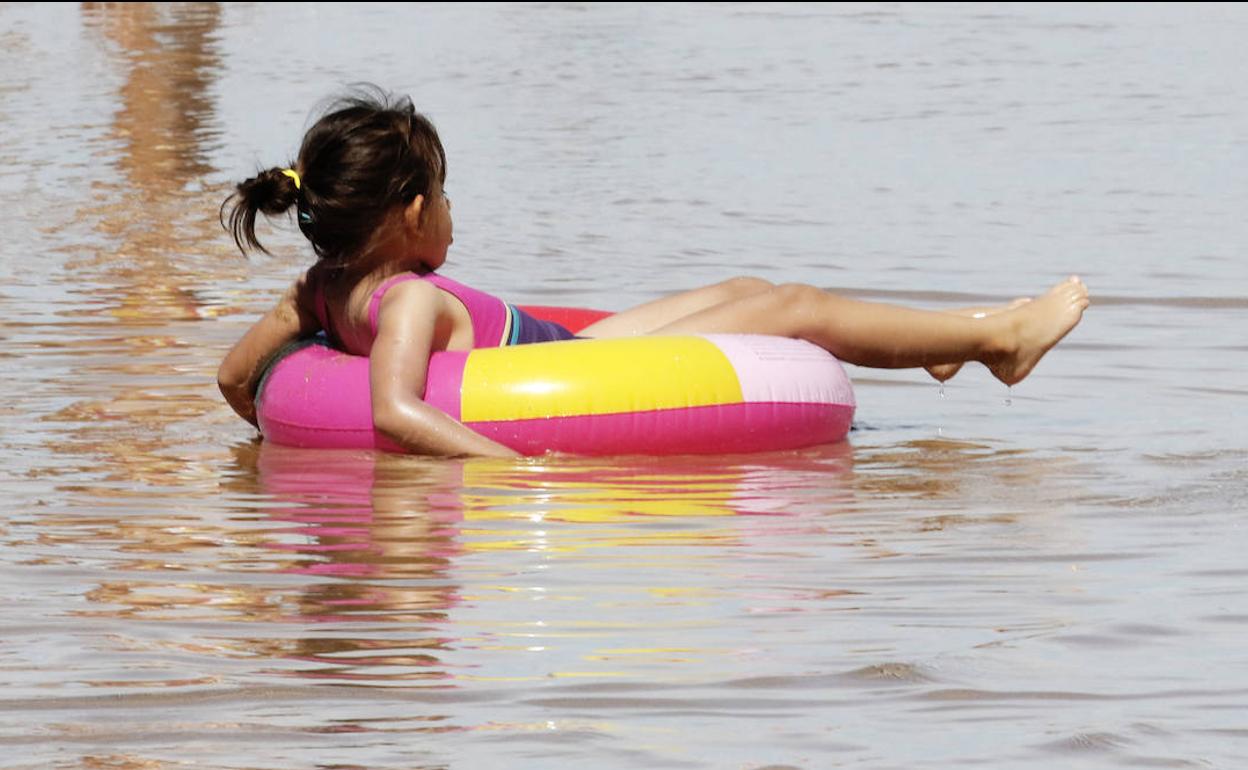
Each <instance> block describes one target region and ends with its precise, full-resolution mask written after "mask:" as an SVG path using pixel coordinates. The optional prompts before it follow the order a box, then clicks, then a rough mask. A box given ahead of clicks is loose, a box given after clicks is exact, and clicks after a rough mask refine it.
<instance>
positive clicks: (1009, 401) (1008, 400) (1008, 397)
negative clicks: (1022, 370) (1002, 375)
mask: <svg viewBox="0 0 1248 770" xmlns="http://www.w3.org/2000/svg"><path fill="white" fill-rule="evenodd" d="M1005 405H1006V406H1014V386H1013V385H1006V386H1005Z"/></svg>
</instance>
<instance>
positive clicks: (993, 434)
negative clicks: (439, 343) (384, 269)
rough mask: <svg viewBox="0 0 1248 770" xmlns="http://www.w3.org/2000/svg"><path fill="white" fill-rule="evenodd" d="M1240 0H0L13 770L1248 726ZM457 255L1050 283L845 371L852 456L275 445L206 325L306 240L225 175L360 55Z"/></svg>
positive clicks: (569, 288)
mask: <svg viewBox="0 0 1248 770" xmlns="http://www.w3.org/2000/svg"><path fill="white" fill-rule="evenodd" d="M1245 40H1248V11H1246V10H1245V9H1244V7H1243V6H1222V5H1218V6H1195V7H1189V6H1186V5H1184V6H1181V7H1180V6H1159V7H1153V6H1127V7H1116V6H1102V5H1091V6H1083V5H1080V6H1059V7H1049V6H1048V5H1044V6H1041V5H1003V6H996V5H993V6H977V5H967V6H950V5H937V6H926V5H924V6H919V5H902V6H894V5H854V6H833V7H824V6H813V7H812V6H781V5H774V4H768V5H757V6H751V5H745V6H740V5H731V6H711V5H698V6H675V7H671V6H660V7H650V6H619V7H617V6H593V5H589V6H577V5H569V6H565V5H557V6H484V7H480V6H478V7H473V6H461V5H455V6H436V7H424V6H418V7H402V6H399V7H391V6H361V5H357V4H352V5H350V6H346V5H343V6H336V5H335V6H322V5H315V4H307V5H299V4H282V5H276V4H274V5H256V6H247V5H240V6H228V7H223V8H218V7H215V6H207V5H202V6H201V5H186V6H173V7H152V6H137V7H136V6H121V5H118V6H109V5H100V6H98V7H97V6H96V4H84V5H82V6H74V5H53V6H44V5H4V6H0V138H2V139H3V141H0V205H2V206H3V211H4V212H5V215H6V216H5V221H6V223H7V227H6V228H5V237H4V240H3V243H2V245H0V275H2V283H0V338H2V339H3V341H4V345H3V348H2V350H0V385H2V387H3V392H4V393H5V398H4V399H3V400H2V401H0V447H2V448H3V453H4V454H3V458H4V463H3V468H2V469H0V491H2V493H3V499H4V504H3V510H4V512H5V513H4V515H3V517H2V518H0V544H2V546H3V548H2V550H0V576H2V578H3V580H4V584H5V585H6V586H7V587H8V590H7V591H5V592H4V594H3V596H0V628H2V629H3V634H2V635H0V683H2V684H3V693H0V744H3V745H5V746H6V747H8V750H7V752H6V754H5V756H4V758H3V760H0V763H2V764H4V766H6V767H18V768H47V767H124V768H140V767H142V768H151V767H212V768H255V767H353V768H354V767H359V768H364V767H367V768H449V767H456V768H458V767H465V768H467V767H472V768H480V767H486V768H490V767H498V768H503V767H506V768H516V767H524V768H560V767H578V768H656V767H665V768H666V767H683V768H764V767H768V768H781V767H783V768H825V767H837V766H847V767H855V768H921V767H924V768H949V767H965V766H970V765H978V766H981V767H989V768H1049V767H1107V766H1130V767H1140V766H1149V767H1227V768H1238V767H1243V766H1244V765H1245V763H1246V762H1248V644H1246V643H1245V641H1246V639H1248V598H1246V594H1248V590H1246V588H1245V586H1246V585H1248V556H1246V555H1245V554H1248V527H1246V526H1245V523H1244V520H1245V517H1246V516H1248V469H1246V460H1248V438H1246V436H1248V431H1246V430H1245V428H1248V419H1246V418H1245V416H1244V415H1245V407H1246V406H1248V375H1246V373H1248V365H1246V364H1245V356H1246V354H1248V343H1246V342H1245V338H1244V333H1245V331H1248V323H1246V322H1245V310H1248V298H1246V292H1245V287H1246V286H1248V267H1246V265H1248V259H1246V257H1248V254H1245V246H1244V244H1245V243H1246V242H1248V225H1246V224H1245V211H1248V174H1246V173H1245V168H1248V163H1246V161H1248V132H1246V130H1245V126H1248V106H1246V105H1248V80H1246V79H1245V78H1244V77H1243V76H1242V73H1243V72H1244V71H1245V69H1246V68H1248V53H1246V48H1245V46H1244V41H1245ZM365 80H367V81H373V82H377V83H380V84H383V85H385V86H388V87H390V88H393V89H395V90H398V91H401V92H405V93H410V94H411V95H412V96H413V98H414V99H415V101H416V102H417V104H418V105H419V107H420V108H421V109H422V110H424V111H426V112H427V113H428V114H429V115H430V116H431V117H432V118H433V119H434V120H435V122H436V123H437V125H438V126H439V128H440V130H441V131H442V134H443V139H444V142H445V143H446V145H447V150H448V153H449V156H450V178H449V180H448V188H449V190H450V193H451V195H452V197H453V198H454V201H455V217H456V245H455V247H454V249H453V252H452V262H451V264H450V265H448V268H447V271H448V272H449V273H450V274H452V275H454V276H455V277H458V278H461V279H463V280H465V281H467V282H469V283H471V284H475V285H478V286H480V287H481V288H483V289H486V290H490V291H494V292H497V293H500V294H503V295H505V296H507V297H508V298H510V299H513V300H515V301H521V302H540V303H547V304H568V305H576V306H591V307H603V308H607V309H619V308H622V307H625V306H628V305H630V304H634V303H636V302H640V301H643V300H646V299H651V298H653V297H656V296H659V295H660V294H662V293H664V292H667V291H670V290H673V289H677V288H687V287H692V286H695V285H699V284H703V283H708V282H711V281H714V280H718V279H721V278H724V277H727V276H729V275H734V274H743V273H748V274H756V275H761V276H763V277H765V278H769V279H771V280H777V281H780V280H800V281H805V282H809V283H814V284H816V285H820V286H824V287H828V288H832V289H835V290H837V291H840V292H843V293H845V294H847V295H850V296H856V297H861V298H866V299H876V300H884V301H894V302H901V303H905V304H912V305H917V306H922V307H930V308H942V307H953V306H955V305H968V304H985V303H998V302H1004V301H1007V300H1009V299H1011V298H1013V297H1016V296H1022V295H1026V294H1031V293H1035V292H1037V291H1040V290H1042V289H1043V288H1044V287H1046V286H1047V285H1049V284H1051V283H1053V282H1055V281H1057V280H1059V279H1061V278H1062V277H1063V276H1065V275H1067V274H1069V273H1078V274H1079V275H1081V276H1083V277H1084V278H1085V280H1086V281H1087V282H1088V284H1089V285H1090V287H1091V288H1092V291H1093V293H1094V305H1093V306H1092V308H1091V309H1090V310H1089V312H1088V314H1087V316H1086V318H1085V321H1084V323H1083V324H1082V325H1081V326H1080V327H1079V328H1078V329H1077V330H1076V331H1075V332H1074V333H1073V334H1072V335H1071V336H1070V337H1068V338H1067V340H1066V341H1064V342H1063V343H1062V345H1061V346H1059V347H1058V348H1057V349H1056V350H1055V351H1054V352H1053V353H1052V354H1051V355H1050V356H1049V357H1047V358H1046V359H1045V360H1044V361H1043V362H1042V363H1041V365H1040V366H1039V367H1038V368H1037V370H1036V371H1035V373H1034V375H1033V377H1031V378H1030V379H1028V380H1027V381H1026V382H1024V383H1022V384H1021V385H1019V386H1017V387H1015V388H1013V390H1012V392H1007V391H1006V389H1005V388H1003V387H1001V386H1000V385H999V384H997V383H995V381H993V380H992V379H991V378H990V377H989V376H988V375H987V374H986V373H985V372H984V370H983V369H982V368H980V367H968V368H967V371H966V372H964V373H962V374H961V375H959V377H958V378H957V379H955V380H954V381H952V382H951V383H950V384H948V385H947V386H946V387H945V388H944V390H943V397H942V391H941V389H940V388H939V387H938V386H937V385H936V384H935V383H933V382H932V381H931V380H929V379H927V378H926V377H925V375H923V374H922V372H878V371H868V370H862V369H851V371H850V374H851V376H852V377H853V379H854V381H855V383H856V386H857V394H858V399H859V411H858V415H857V419H856V428H857V430H855V431H854V432H853V433H852V434H851V436H850V440H849V441H848V442H846V443H844V444H841V445H837V446H831V447H823V448H818V449H812V450H808V451H803V452H795V453H785V454H772V455H761V456H734V457H717V458H676V459H671V460H665V461H660V460H655V459H645V458H624V459H607V460H587V459H576V458H546V459H539V460H535V461H525V462H504V461H492V460H462V461H434V460H426V459H421V458H410V457H397V456H378V455H373V454H369V453H345V454H343V453H327V452H306V451H304V452H297V451H292V450H287V449H282V448H280V447H274V446H270V445H267V444H263V443H261V442H259V441H258V440H256V438H255V436H254V435H253V433H252V431H251V430H250V429H249V428H248V426H247V425H245V424H243V423H241V422H239V421H238V420H237V419H236V418H235V417H234V416H233V415H232V413H231V412H230V411H229V410H228V408H227V407H226V406H225V405H224V403H223V402H222V401H221V400H220V398H219V397H218V396H217V394H216V389H215V385H214V381H213V376H214V372H215V368H216V364H217V361H218V360H219V358H220V356H221V355H222V353H223V352H224V350H225V349H226V348H227V347H228V346H229V345H230V344H231V342H232V341H233V340H234V339H236V338H237V337H238V336H239V335H240V334H241V332H242V331H243V329H244V328H245V326H246V324H247V323H248V322H249V321H250V320H252V319H254V318H255V317H256V316H257V315H258V314H259V313H261V312H262V311H263V310H264V309H265V308H266V307H267V306H268V305H269V304H270V303H271V302H272V301H273V300H274V297H275V293H276V292H277V291H279V290H280V289H281V288H282V287H283V286H284V285H285V284H286V283H287V282H288V281H289V280H290V279H291V278H292V277H293V276H294V275H295V274H296V273H297V271H298V270H299V269H300V265H302V264H305V263H306V259H307V255H306V252H304V251H303V250H302V249H301V247H300V242H299V239H298V238H297V237H296V236H297V234H296V232H295V231H294V228H293V227H291V226H289V225H284V226H278V227H276V228H272V229H268V230H265V231H264V237H266V239H267V240H268V242H269V243H270V245H271V247H272V249H273V251H274V252H275V254H277V256H276V257H275V258H271V259H270V258H253V259H245V258H242V257H240V256H238V255H237V254H236V253H235V252H234V251H233V250H232V244H231V243H230V242H229V241H228V239H227V238H226V237H225V236H224V234H223V233H222V232H221V230H220V228H219V225H218V224H217V222H216V211H217V207H218V206H219V204H220V202H221V200H222V198H223V197H224V196H225V195H226V194H227V192H228V189H229V185H230V183H231V182H232V181H235V180H238V179H240V178H242V177H244V176H247V175H249V174H250V173H251V172H253V171H254V170H255V169H256V168H257V167H259V166H261V165H263V166H266V167H267V166H271V165H277V164H281V163H284V162H286V161H288V160H289V159H290V158H291V156H292V155H293V153H294V152H295V149H296V147H297V143H298V140H299V137H300V134H301V132H302V130H303V128H304V127H305V126H306V125H307V123H308V120H309V117H310V116H311V115H312V114H314V110H315V107H316V105H317V104H318V102H320V101H321V100H323V99H324V98H325V97H327V96H329V95H331V94H333V93H335V92H336V91H337V90H339V89H340V88H341V87H342V86H343V85H345V84H347V83H349V82H353V81H365Z"/></svg>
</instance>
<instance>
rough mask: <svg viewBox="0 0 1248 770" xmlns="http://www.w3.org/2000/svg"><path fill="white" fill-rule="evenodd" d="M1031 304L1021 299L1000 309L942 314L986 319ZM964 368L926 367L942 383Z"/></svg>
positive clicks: (967, 310)
mask: <svg viewBox="0 0 1248 770" xmlns="http://www.w3.org/2000/svg"><path fill="white" fill-rule="evenodd" d="M1027 302H1031V297H1019V298H1018V299H1016V300H1014V301H1013V302H1011V303H1010V304H1008V305H1001V306H1000V307H963V308H958V309H956V310H942V311H940V312H942V313H952V314H954V315H961V316H966V317H967V318H985V317H987V316H990V315H996V314H997V313H1000V312H1002V311H1005V310H1013V309H1014V308H1016V307H1019V306H1020V305H1022V304H1024V303H1027ZM961 368H962V363H961V362H959V363H956V364H935V365H933V366H928V367H926V369H927V373H928V374H930V375H932V377H933V378H935V379H936V380H938V381H940V382H944V381H946V380H948V379H949V378H950V377H953V375H955V374H957V373H958V370H959V369H961Z"/></svg>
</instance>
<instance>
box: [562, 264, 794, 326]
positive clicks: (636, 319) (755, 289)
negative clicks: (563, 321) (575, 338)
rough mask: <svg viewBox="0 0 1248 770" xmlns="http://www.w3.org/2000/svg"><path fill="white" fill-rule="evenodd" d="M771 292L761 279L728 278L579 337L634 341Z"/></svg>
mask: <svg viewBox="0 0 1248 770" xmlns="http://www.w3.org/2000/svg"><path fill="white" fill-rule="evenodd" d="M773 288H775V287H774V286H772V284H771V283H770V282H768V281H764V280H762V279H761V278H730V279H729V280H727V281H724V282H722V283H717V284H715V285H713V286H706V287H703V288H701V289H694V290H692V291H685V292H681V293H679V294H673V295H672V296H670V297H663V298H662V299H657V300H654V301H653V302H647V303H646V304H644V305H638V306H637V307H635V308H633V309H631V310H625V311H623V312H620V313H616V314H615V315H613V316H610V317H609V318H604V319H602V320H601V321H598V322H597V323H594V324H591V325H589V326H587V327H585V328H584V329H582V330H581V331H580V332H578V334H580V336H582V337H635V336H637V335H639V334H650V333H651V332H653V331H655V330H657V329H660V328H662V327H664V326H667V325H668V324H670V323H672V322H673V321H676V320H678V319H680V318H685V317H687V316H691V315H693V314H694V313H698V312H700V311H702V310H706V309H707V308H709V307H714V306H715V305H720V304H723V303H725V302H731V301H733V300H739V299H744V298H745V297H750V296H753V295H755V294H762V293H763V292H765V291H769V290H771V289H773Z"/></svg>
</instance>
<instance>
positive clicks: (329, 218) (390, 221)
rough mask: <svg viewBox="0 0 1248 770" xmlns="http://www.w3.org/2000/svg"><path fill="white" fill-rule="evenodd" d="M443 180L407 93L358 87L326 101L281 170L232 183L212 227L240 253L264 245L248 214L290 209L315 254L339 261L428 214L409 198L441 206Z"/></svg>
mask: <svg viewBox="0 0 1248 770" xmlns="http://www.w3.org/2000/svg"><path fill="white" fill-rule="evenodd" d="M292 171H293V172H294V173H289V172H292ZM445 180H446V153H445V151H444V150H443V149H442V142H441V140H440V139H438V132H437V130H435V129H434V127H433V124H432V123H430V122H429V120H428V119H427V118H425V117H424V116H423V115H421V114H420V113H418V112H416V110H415V108H414V107H413V106H412V103H411V100H409V99H408V98H406V97H403V98H401V99H397V100H395V99H393V98H391V97H390V96H389V95H387V94H386V93H385V92H383V91H381V90H380V89H377V88H373V87H367V88H365V89H361V90H359V91H357V92H355V93H352V94H351V95H350V96H347V97H345V98H342V99H339V100H337V101H335V102H334V103H333V104H332V105H331V106H330V108H329V109H328V111H327V112H326V113H325V115H324V116H323V117H322V118H320V119H319V120H318V121H316V123H315V124H314V125H313V126H312V128H310V129H309V130H308V133H307V134H306V135H304V137H303V145H302V146H301V147H300V148H299V158H298V160H297V161H295V162H294V163H293V164H291V166H290V168H289V169H282V168H271V169H269V170H267V171H261V172H260V173H259V174H257V175H256V176H254V177H252V178H251V179H248V180H247V181H245V182H242V183H241V184H239V185H238V186H237V188H236V190H235V193H234V194H233V195H231V196H230V197H229V198H228V199H227V200H226V201H225V203H224V204H222V209H221V210H222V223H223V224H224V226H225V227H226V229H227V230H229V231H230V233H231V234H232V235H233V236H234V242H235V243H236V244H238V248H239V249H240V250H241V251H243V252H244V253H246V251H247V250H248V248H254V249H259V250H260V251H265V249H264V247H263V246H262V245H260V241H259V240H258V239H257V238H256V230H255V224H256V212H264V213H265V214H268V215H276V214H281V213H284V212H286V211H288V210H289V209H290V208H291V207H292V206H293V207H294V208H295V211H296V220H297V221H298V223H299V229H300V230H301V231H302V232H303V234H304V235H305V236H307V238H308V240H309V241H311V242H312V248H313V250H314V251H315V252H316V255H317V257H318V259H320V260H321V261H323V262H325V263H327V264H331V265H340V266H345V265H348V264H350V263H351V262H352V261H354V260H356V259H358V258H360V257H362V256H365V255H367V254H369V253H370V252H372V251H373V249H374V248H375V247H377V246H378V245H379V244H380V243H382V242H383V241H385V240H387V239H388V238H390V237H391V234H392V228H393V226H395V225H402V224H404V222H405V220H407V219H410V215H411V213H412V211H413V210H415V211H416V212H418V213H420V214H421V216H420V217H419V218H420V219H422V220H424V219H428V218H429V217H428V215H429V214H435V207H434V206H432V205H428V204H426V205H425V206H423V208H422V207H421V206H416V207H414V208H413V206H412V203H413V201H415V199H416V196H418V195H419V196H423V200H424V201H426V202H436V203H437V204H438V205H440V206H444V205H445V201H443V200H442V195H443V194H442V185H443V183H444V182H445ZM227 208H228V209H229V213H228V224H226V209H227ZM435 215H436V214H435ZM408 224H410V222H409V223H408ZM446 225H447V226H449V222H447V223H446ZM447 237H449V232H448V233H447ZM266 253H267V252H266ZM443 256H445V249H443ZM431 267H437V265H431Z"/></svg>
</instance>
